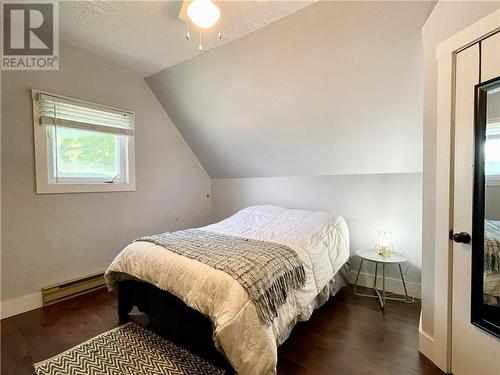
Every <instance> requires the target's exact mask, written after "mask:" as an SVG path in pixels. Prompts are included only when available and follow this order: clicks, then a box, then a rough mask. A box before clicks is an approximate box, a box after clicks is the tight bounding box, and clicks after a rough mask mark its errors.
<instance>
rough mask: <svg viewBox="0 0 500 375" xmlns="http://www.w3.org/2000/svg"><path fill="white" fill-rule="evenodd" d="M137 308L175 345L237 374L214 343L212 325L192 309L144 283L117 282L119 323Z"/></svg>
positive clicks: (155, 330)
mask: <svg viewBox="0 0 500 375" xmlns="http://www.w3.org/2000/svg"><path fill="white" fill-rule="evenodd" d="M134 306H136V307H137V308H138V309H139V310H140V311H141V312H143V313H145V314H147V315H148V317H149V325H148V328H150V329H151V330H153V331H154V332H155V333H157V334H159V335H160V336H162V337H164V338H166V339H168V340H170V341H172V342H175V343H176V344H178V345H179V346H181V347H183V348H185V349H187V350H189V351H191V352H192V353H194V354H196V355H198V356H200V357H202V358H204V359H206V360H208V361H210V362H212V363H214V364H215V365H216V366H218V367H220V368H223V369H225V370H226V374H234V373H235V372H234V370H233V368H232V367H231V365H230V364H229V362H228V361H227V360H226V358H225V357H224V355H223V354H222V353H220V352H219V351H218V350H217V349H216V347H215V344H214V342H213V339H212V335H213V329H212V322H211V321H210V319H208V318H207V317H206V316H204V315H203V314H201V313H199V312H198V311H196V310H193V309H192V308H190V307H189V306H187V305H186V304H185V303H184V302H182V301H181V300H180V299H179V298H177V297H175V296H174V295H172V294H170V293H168V292H165V291H163V290H161V289H159V288H157V287H155V286H154V285H151V284H149V283H146V282H142V281H135V280H125V281H120V282H119V283H118V316H119V318H120V322H122V323H124V322H127V321H129V320H130V316H129V315H128V314H129V312H130V311H131V310H132V308H133V307H134Z"/></svg>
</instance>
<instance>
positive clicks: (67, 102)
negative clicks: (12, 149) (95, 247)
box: [32, 89, 135, 193]
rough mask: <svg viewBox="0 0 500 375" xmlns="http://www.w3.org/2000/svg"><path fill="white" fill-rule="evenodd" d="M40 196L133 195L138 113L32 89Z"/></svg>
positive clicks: (37, 179)
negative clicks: (81, 194) (130, 193)
mask: <svg viewBox="0 0 500 375" xmlns="http://www.w3.org/2000/svg"><path fill="white" fill-rule="evenodd" d="M32 99H33V117H34V123H33V125H34V137H35V166H36V182H37V192H38V193H74V192H100V191H134V190H135V150H134V149H135V136H134V120H135V119H134V112H131V111H128V110H124V109H119V108H115V107H110V106H106V105H102V104H96V103H91V102H87V101H84V100H79V99H73V98H69V97H65V96H60V95H57V94H51V93H47V92H43V91H39V90H35V89H33V90H32Z"/></svg>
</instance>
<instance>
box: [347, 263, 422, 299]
mask: <svg viewBox="0 0 500 375" xmlns="http://www.w3.org/2000/svg"><path fill="white" fill-rule="evenodd" d="M357 273H358V271H357V270H356V271H354V270H352V271H351V280H350V282H351V283H352V284H354V282H355V281H356V275H357ZM374 279H375V276H374V275H372V274H370V273H365V272H361V273H360V274H359V280H358V285H360V286H365V287H368V288H371V287H373V280H374ZM405 283H406V289H407V290H408V295H409V296H411V297H415V298H420V295H421V285H420V284H419V283H416V282H413V281H407V280H405ZM377 287H378V288H379V289H382V276H381V275H377ZM385 290H386V291H388V292H392V293H397V294H404V289H403V283H402V282H401V279H393V278H391V277H386V278H385Z"/></svg>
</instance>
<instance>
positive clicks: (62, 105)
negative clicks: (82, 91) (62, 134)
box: [38, 93, 134, 135]
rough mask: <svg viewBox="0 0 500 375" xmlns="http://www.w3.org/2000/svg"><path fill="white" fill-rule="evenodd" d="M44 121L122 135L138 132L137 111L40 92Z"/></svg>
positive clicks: (40, 105) (41, 114) (41, 116)
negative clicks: (135, 118)
mask: <svg viewBox="0 0 500 375" xmlns="http://www.w3.org/2000/svg"><path fill="white" fill-rule="evenodd" d="M38 95H39V98H38V106H39V108H38V110H39V115H40V125H49V126H50V125H52V126H54V125H55V126H61V127H67V128H76V129H81V130H90V131H97V132H103V133H114V134H122V135H133V134H134V128H133V126H134V113H133V112H127V111H124V110H118V109H114V108H111V107H105V106H101V105H98V104H93V103H88V102H83V101H77V100H69V99H66V98H62V97H57V96H53V95H49V94H45V93H39V94H38Z"/></svg>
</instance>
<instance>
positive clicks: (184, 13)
mask: <svg viewBox="0 0 500 375" xmlns="http://www.w3.org/2000/svg"><path fill="white" fill-rule="evenodd" d="M190 2H191V0H184V1H183V2H182V6H181V10H180V11H179V18H180V19H181V20H183V21H184V22H186V21H187V20H188V16H187V7H188V5H189V3H190Z"/></svg>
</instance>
